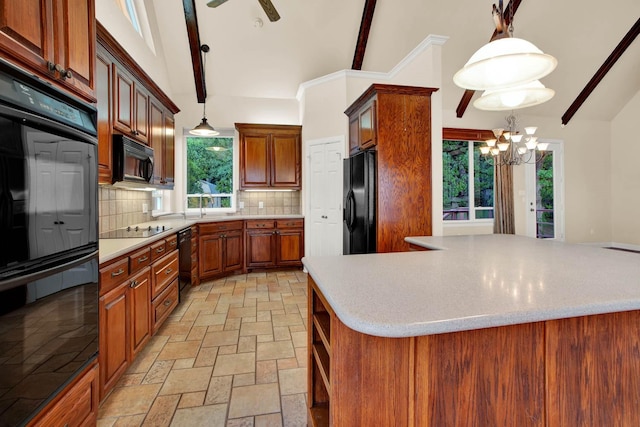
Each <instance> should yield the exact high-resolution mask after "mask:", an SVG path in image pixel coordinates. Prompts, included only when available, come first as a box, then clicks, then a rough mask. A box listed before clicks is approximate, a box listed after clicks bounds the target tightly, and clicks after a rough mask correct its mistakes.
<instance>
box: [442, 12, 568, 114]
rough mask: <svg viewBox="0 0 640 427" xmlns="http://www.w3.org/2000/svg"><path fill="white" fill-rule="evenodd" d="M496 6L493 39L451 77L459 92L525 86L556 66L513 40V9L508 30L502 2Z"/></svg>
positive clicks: (526, 43)
mask: <svg viewBox="0 0 640 427" xmlns="http://www.w3.org/2000/svg"><path fill="white" fill-rule="evenodd" d="M499 5H500V6H499V7H496V5H495V4H494V5H493V17H494V21H495V23H496V31H497V36H496V38H495V39H494V40H492V41H490V42H489V43H487V44H486V45H484V46H482V47H481V48H480V49H478V50H477V51H476V53H474V54H473V55H472V56H471V58H470V59H469V61H467V63H466V64H465V65H464V67H463V68H462V69H461V70H459V71H458V72H457V73H456V74H455V75H454V77H453V81H454V83H455V84H456V85H458V86H460V87H461V88H464V89H471V90H492V91H493V90H501V89H507V88H512V87H514V86H520V85H525V84H527V83H530V82H533V81H535V80H539V79H541V78H542V77H544V76H546V75H548V74H549V73H551V72H552V71H553V70H554V69H555V68H556V66H557V65H558V61H557V60H556V58H554V57H553V56H551V55H548V54H545V53H543V52H542V51H541V50H540V49H538V48H537V47H536V46H535V45H534V44H533V43H531V42H529V41H527V40H523V39H519V38H515V37H513V8H512V7H509V10H510V12H511V15H510V21H509V27H508V29H507V28H505V27H506V25H505V24H506V22H505V18H504V12H503V8H502V0H500V3H499ZM552 96H553V95H552ZM509 108H515V107H514V106H511V107H509ZM517 108H521V107H519V106H518V107H517Z"/></svg>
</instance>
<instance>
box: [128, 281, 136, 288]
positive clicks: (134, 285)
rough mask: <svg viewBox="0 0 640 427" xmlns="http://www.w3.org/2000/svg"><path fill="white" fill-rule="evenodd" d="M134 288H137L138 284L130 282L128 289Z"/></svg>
mask: <svg viewBox="0 0 640 427" xmlns="http://www.w3.org/2000/svg"><path fill="white" fill-rule="evenodd" d="M136 286H138V282H137V281H136V280H132V281H131V284H130V285H129V287H130V288H135V287H136Z"/></svg>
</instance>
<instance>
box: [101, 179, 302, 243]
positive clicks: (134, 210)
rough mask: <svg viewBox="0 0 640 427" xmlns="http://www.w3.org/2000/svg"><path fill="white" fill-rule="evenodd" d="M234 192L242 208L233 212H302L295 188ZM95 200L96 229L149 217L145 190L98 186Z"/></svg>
mask: <svg viewBox="0 0 640 427" xmlns="http://www.w3.org/2000/svg"><path fill="white" fill-rule="evenodd" d="M236 194H237V206H240V202H242V203H244V208H242V209H240V208H238V210H237V211H236V213H235V215H299V214H300V212H302V207H301V204H300V203H301V199H300V192H299V191H238V192H237V193H236ZM98 200H99V206H100V223H99V225H100V233H105V232H107V231H112V230H117V229H118V228H122V227H126V226H128V225H132V224H139V223H141V222H147V221H152V220H153V217H152V216H151V206H152V199H151V192H149V191H136V190H125V189H122V188H115V187H110V186H101V187H100V191H99V192H98ZM260 202H262V208H260ZM143 203H146V205H147V206H148V212H147V213H142V204H143Z"/></svg>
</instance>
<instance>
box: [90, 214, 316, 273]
mask: <svg viewBox="0 0 640 427" xmlns="http://www.w3.org/2000/svg"><path fill="white" fill-rule="evenodd" d="M279 218H304V215H297V214H290V215H206V216H204V217H202V218H199V217H196V218H194V217H187V218H186V219H185V218H184V217H183V216H182V215H168V216H163V217H158V218H157V219H156V220H155V221H150V222H145V223H141V224H134V226H135V225H137V226H139V227H141V228H146V227H147V226H149V225H150V226H152V227H155V226H157V225H160V226H162V225H164V226H169V227H171V229H170V230H167V231H165V232H163V233H159V234H156V235H154V236H151V237H145V238H139V239H138V238H127V239H100V242H99V244H100V264H102V263H104V262H107V261H111V260H112V259H115V258H117V257H119V256H121V255H124V254H126V253H127V252H130V251H133V250H135V249H138V248H141V247H143V246H145V245H148V244H149V243H153V242H154V241H156V240H159V239H162V238H164V237H167V236H170V235H172V234H175V233H177V232H178V231H180V230H183V229H185V228H187V227H191V226H192V225H193V224H198V223H201V222H215V221H239V220H240V221H242V220H245V219H279Z"/></svg>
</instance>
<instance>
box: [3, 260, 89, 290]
mask: <svg viewBox="0 0 640 427" xmlns="http://www.w3.org/2000/svg"><path fill="white" fill-rule="evenodd" d="M97 257H98V251H97V250H95V251H93V252H91V253H90V254H87V255H83V256H82V257H80V258H76V259H74V260H72V261H69V262H65V263H64V264H60V265H56V266H55V267H51V268H47V269H46V270H41V271H38V272H35V273H30V274H25V275H21V276H19V277H14V278H12V279H7V280H2V281H0V292H2V291H5V290H7V289H11V288H15V287H16V286H20V285H23V284H25V283H29V282H33V281H35V280H38V279H42V278H44V277H47V276H51V275H53V274H56V273H59V272H61V271H64V270H67V269H69V268H71V267H75V266H76V265H80V264H84V263H85V262H87V261H90V260H92V259H94V258H97Z"/></svg>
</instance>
